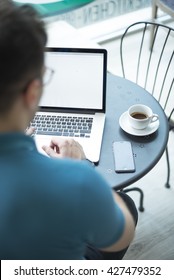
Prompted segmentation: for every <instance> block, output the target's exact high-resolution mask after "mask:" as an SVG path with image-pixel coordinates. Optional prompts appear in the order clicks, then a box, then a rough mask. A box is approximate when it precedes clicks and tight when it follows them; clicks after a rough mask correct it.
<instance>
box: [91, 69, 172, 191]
mask: <svg viewBox="0 0 174 280" xmlns="http://www.w3.org/2000/svg"><path fill="white" fill-rule="evenodd" d="M138 103H142V104H145V105H147V106H149V107H151V108H152V110H153V112H154V113H155V114H158V115H159V122H160V125H159V128H158V130H157V131H156V132H154V133H153V134H151V135H148V136H134V135H130V134H128V133H126V132H124V131H123V130H122V128H121V127H120V125H119V118H120V116H121V115H122V114H123V113H124V112H125V111H127V110H128V108H129V107H130V106H131V105H133V104H138ZM168 135H169V128H168V121H167V118H166V115H165V113H164V111H163V109H162V107H161V106H160V104H159V103H158V102H157V101H156V99H155V98H154V97H153V96H152V95H151V94H150V93H148V92H147V91H146V90H144V89H143V88H141V87H140V86H138V85H136V84H134V83H132V82H131V81H128V80H126V79H124V78H121V77H117V76H114V75H111V74H108V76H107V98H106V123H105V129H104V135H103V143H102V149H101V156H100V161H99V164H98V166H97V167H96V169H97V170H98V171H99V173H101V174H102V176H104V178H106V180H107V181H108V182H109V183H110V184H111V186H112V187H114V188H115V189H116V190H119V189H122V188H125V187H126V186H128V185H130V184H132V183H134V182H135V181H137V180H138V179H140V178H142V177H143V176H144V175H145V174H147V173H148V172H149V171H150V170H151V169H152V168H153V167H154V166H155V165H156V164H157V162H158V161H159V159H160V158H161V156H162V154H163V152H164V151H165V148H166V145H167V141H168ZM120 140H121V141H123V140H126V141H130V142H131V143H132V148H133V153H134V160H135V166H136V171H135V172H134V173H120V174H118V173H116V172H115V171H114V157H113V151H112V143H113V141H120Z"/></svg>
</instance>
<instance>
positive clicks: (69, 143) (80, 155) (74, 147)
mask: <svg viewBox="0 0 174 280" xmlns="http://www.w3.org/2000/svg"><path fill="white" fill-rule="evenodd" d="M43 150H44V151H45V152H46V153H47V154H48V155H49V156H50V157H52V158H66V157H68V158H73V159H80V160H83V159H85V158H86V157H85V154H84V151H83V148H82V146H81V145H80V144H79V143H78V142H76V141H75V140H73V139H66V140H65V139H61V138H60V139H57V138H56V139H52V141H51V143H50V146H49V147H48V146H44V147H43ZM113 199H114V201H115V203H116V204H117V206H118V207H119V208H120V209H121V212H122V214H123V216H124V219H125V226H124V230H123V234H122V235H121V237H120V239H119V240H117V242H115V243H114V244H112V245H111V246H109V247H106V248H101V250H103V251H108V252H114V251H120V250H122V249H124V248H126V247H127V246H129V244H130V242H131V241H132V239H133V237H134V232H135V223H134V220H133V217H132V215H131V213H130V211H129V210H128V207H127V206H126V204H125V202H124V201H123V199H122V198H121V197H120V196H119V195H118V194H116V192H113ZM117 226H118V224H117V221H115V228H116V227H117Z"/></svg>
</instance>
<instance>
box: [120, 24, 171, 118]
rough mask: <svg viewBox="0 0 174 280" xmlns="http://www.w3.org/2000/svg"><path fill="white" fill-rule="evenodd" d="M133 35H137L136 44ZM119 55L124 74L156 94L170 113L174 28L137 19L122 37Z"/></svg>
mask: <svg viewBox="0 0 174 280" xmlns="http://www.w3.org/2000/svg"><path fill="white" fill-rule="evenodd" d="M152 29H153V30H154V33H153V40H152V42H151V44H150V33H151V30H152ZM131 34H134V36H135V39H134V40H133V44H132V43H131V42H132V39H131V41H130V36H129V35H131ZM131 37H132V36H131ZM131 44H132V45H131ZM120 56H121V66H122V72H123V77H125V78H127V79H129V80H131V81H133V82H135V83H137V84H138V85H140V86H142V87H143V88H145V89H146V90H147V91H148V92H150V93H151V94H152V95H154V97H155V98H156V99H157V100H158V101H159V103H160V104H161V106H162V107H163V109H164V110H165V112H166V114H167V115H170V112H171V110H172V109H173V108H174V29H173V28H171V27H169V26H165V25H163V24H159V23H152V22H136V23H134V24H132V25H130V26H129V27H128V28H127V29H126V31H125V32H124V34H123V35H122V37H121V44H120Z"/></svg>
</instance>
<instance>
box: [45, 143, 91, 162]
mask: <svg viewBox="0 0 174 280" xmlns="http://www.w3.org/2000/svg"><path fill="white" fill-rule="evenodd" d="M42 149H43V150H44V151H45V152H46V154H47V155H49V156H50V157H52V158H74V159H85V158H86V156H85V153H84V151H83V148H82V146H81V145H80V144H79V143H78V142H77V141H75V140H73V139H61V138H53V139H52V140H51V143H50V146H49V147H48V146H43V147H42Z"/></svg>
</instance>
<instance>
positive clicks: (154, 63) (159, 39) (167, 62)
mask: <svg viewBox="0 0 174 280" xmlns="http://www.w3.org/2000/svg"><path fill="white" fill-rule="evenodd" d="M157 2H161V1H157ZM164 2H165V1H164ZM152 28H154V33H153V39H152V42H151V47H150V48H149V38H150V34H151V30H152ZM137 30H138V31H137ZM134 33H135V34H136V37H135V40H134V42H133V45H132V47H131V45H130V44H131V43H130V36H129V35H130V34H134ZM120 57H121V67H122V73H123V77H126V78H127V79H129V80H131V81H133V82H135V83H137V84H138V85H140V86H142V87H143V88H145V89H146V90H147V91H148V92H150V93H151V94H152V95H153V96H154V97H155V98H156V99H157V101H158V102H159V103H160V104H161V106H162V108H163V110H164V111H165V113H166V115H167V116H168V121H169V130H173V129H174V121H173V118H172V116H173V115H174V114H173V112H174V108H173V107H174V92H173V91H174V29H173V28H171V27H169V26H165V25H163V24H160V23H154V22H136V23H134V24H132V25H130V26H129V27H128V28H127V29H126V30H125V32H124V34H123V35H122V37H121V43H120ZM172 92H173V94H172ZM149 105H150V104H149ZM149 156H150V155H149ZM166 159H167V180H166V184H165V186H166V187H167V188H170V184H169V180H170V162H169V153H168V147H167V148H166ZM125 191H126V192H127V191H130V189H126V190H125ZM140 191H141V192H142V190H140ZM141 192H140V195H141V205H140V208H142V209H143V205H142V200H143V197H142V194H141Z"/></svg>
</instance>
